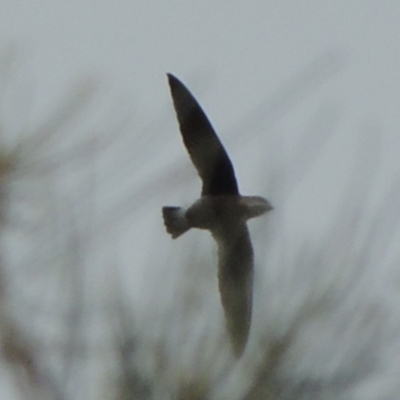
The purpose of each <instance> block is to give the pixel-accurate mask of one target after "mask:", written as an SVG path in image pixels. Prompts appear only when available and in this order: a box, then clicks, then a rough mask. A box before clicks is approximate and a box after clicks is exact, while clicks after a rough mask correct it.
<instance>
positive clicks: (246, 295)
mask: <svg viewBox="0 0 400 400" xmlns="http://www.w3.org/2000/svg"><path fill="white" fill-rule="evenodd" d="M212 234H213V236H214V238H215V239H216V240H217V243H218V257H219V261H218V279H219V291H220V294H221V302H222V306H223V308H224V312H225V320H226V326H227V330H228V334H229V337H230V339H231V342H232V347H233V350H234V353H235V354H236V356H238V357H239V356H240V355H241V354H242V353H243V351H244V349H245V347H246V343H247V339H248V336H249V331H250V324H251V314H252V303H253V302H252V299H253V247H252V245H251V239H250V234H249V231H248V229H247V225H246V223H239V224H236V225H235V226H226V227H223V228H222V229H220V230H219V231H218V232H214V231H213V232H212Z"/></svg>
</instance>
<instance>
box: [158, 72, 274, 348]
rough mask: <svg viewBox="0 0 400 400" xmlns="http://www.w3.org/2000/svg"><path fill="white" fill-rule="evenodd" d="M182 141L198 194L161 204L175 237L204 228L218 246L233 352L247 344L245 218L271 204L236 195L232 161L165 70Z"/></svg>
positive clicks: (249, 260)
mask: <svg viewBox="0 0 400 400" xmlns="http://www.w3.org/2000/svg"><path fill="white" fill-rule="evenodd" d="M168 78H169V84H170V88H171V94H172V98H173V101H174V106H175V110H176V114H177V118H178V121H179V126H180V130H181V134H182V138H183V141H184V144H185V146H186V148H187V150H188V152H189V155H190V158H191V159H192V162H193V164H194V165H195V167H196V169H197V171H198V173H199V175H200V177H201V179H202V181H203V188H202V195H201V197H200V199H198V200H196V201H195V202H194V203H193V204H192V205H191V206H190V207H188V208H186V209H185V208H182V207H163V217H164V223H165V226H166V229H167V231H168V233H170V234H171V236H172V237H173V238H174V239H175V238H177V237H179V236H180V235H182V234H183V233H185V232H186V231H187V230H189V229H190V228H199V229H207V230H209V231H210V232H211V234H212V236H213V237H214V239H215V240H216V242H217V245H218V260H219V261H218V278H219V290H220V294H221V302H222V306H223V308H224V312H225V319H226V324H227V330H228V333H229V336H230V339H231V342H232V346H233V349H234V352H235V354H236V355H237V356H240V355H241V354H242V352H243V350H244V348H245V346H246V343H247V339H248V335H249V330H250V323H251V310H252V292H253V248H252V245H251V239H250V234H249V231H248V228H247V224H246V221H247V220H248V219H249V218H253V217H256V216H259V215H262V214H264V213H266V212H267V211H270V210H271V209H272V206H271V205H270V203H269V202H268V201H267V200H266V199H264V198H263V197H260V196H241V195H240V194H239V189H238V185H237V182H236V177H235V173H234V169H233V166H232V163H231V161H230V159H229V156H228V154H227V153H226V151H225V149H224V147H223V145H222V143H221V142H220V140H219V138H218V136H217V134H216V133H215V131H214V129H213V127H212V125H211V123H210V122H209V120H208V118H207V116H206V115H205V113H204V111H203V110H202V109H201V107H200V105H199V104H198V102H197V101H196V99H195V98H194V97H193V96H192V94H191V93H190V92H189V90H188V89H187V88H186V87H185V86H184V85H183V84H182V83H181V82H180V81H179V80H178V79H177V78H175V77H174V76H173V75H170V74H168Z"/></svg>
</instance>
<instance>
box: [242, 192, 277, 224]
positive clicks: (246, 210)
mask: <svg viewBox="0 0 400 400" xmlns="http://www.w3.org/2000/svg"><path fill="white" fill-rule="evenodd" d="M240 206H241V208H242V207H243V208H242V210H243V215H244V218H245V219H250V218H254V217H258V216H260V215H262V214H265V213H266V212H268V211H271V210H273V207H272V205H271V203H270V202H269V201H268V200H267V199H264V197H261V196H242V197H241V199H240Z"/></svg>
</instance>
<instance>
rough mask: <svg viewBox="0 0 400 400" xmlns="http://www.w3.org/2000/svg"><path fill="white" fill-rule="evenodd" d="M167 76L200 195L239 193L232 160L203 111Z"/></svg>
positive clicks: (183, 87) (182, 88) (183, 89)
mask: <svg viewBox="0 0 400 400" xmlns="http://www.w3.org/2000/svg"><path fill="white" fill-rule="evenodd" d="M167 75H168V80H169V85H170V88H171V94H172V99H173V101H174V107H175V110H176V115H177V118H178V122H179V127H180V131H181V134H182V137H183V142H184V143H185V146H186V148H187V150H188V152H189V155H190V158H191V160H192V162H193V164H194V166H195V167H196V169H197V171H198V173H199V175H200V177H201V179H202V181H203V189H202V193H201V194H202V195H203V196H206V195H224V194H229V195H237V194H239V190H238V185H237V182H236V177H235V172H234V170H233V166H232V163H231V160H230V159H229V156H228V154H227V153H226V151H225V149H224V146H223V145H222V143H221V142H220V140H219V138H218V136H217V134H216V133H215V131H214V128H213V127H212V125H211V123H210V121H209V120H208V118H207V116H206V114H205V113H204V111H203V110H202V108H201V107H200V105H199V103H198V102H197V100H196V99H195V98H194V97H193V95H192V94H191V93H190V92H189V90H188V89H187V88H186V87H185V85H183V83H182V82H181V81H179V79H177V78H176V77H175V76H173V75H171V74H167Z"/></svg>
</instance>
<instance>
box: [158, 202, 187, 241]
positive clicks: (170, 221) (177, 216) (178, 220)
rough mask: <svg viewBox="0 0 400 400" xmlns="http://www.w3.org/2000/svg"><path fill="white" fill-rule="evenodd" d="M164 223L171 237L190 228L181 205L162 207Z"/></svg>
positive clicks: (174, 237) (175, 236)
mask: <svg viewBox="0 0 400 400" xmlns="http://www.w3.org/2000/svg"><path fill="white" fill-rule="evenodd" d="M162 213H163V218H164V225H165V228H166V229H167V232H168V233H169V234H170V235H171V236H172V238H173V239H176V238H177V237H179V236H181V235H182V234H184V233H185V232H186V231H187V230H189V229H190V226H189V224H188V222H187V220H186V217H185V209H184V208H182V207H163V208H162Z"/></svg>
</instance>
